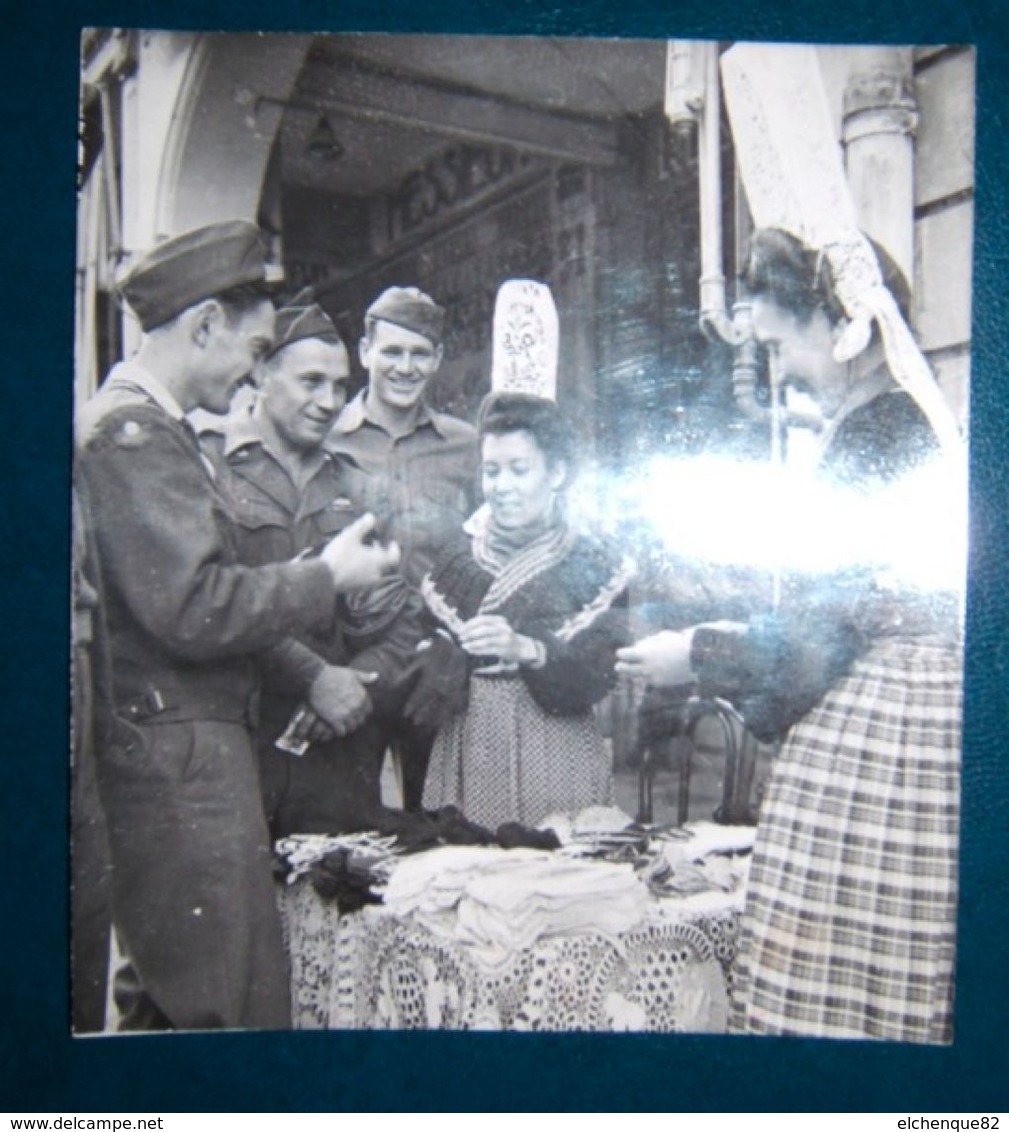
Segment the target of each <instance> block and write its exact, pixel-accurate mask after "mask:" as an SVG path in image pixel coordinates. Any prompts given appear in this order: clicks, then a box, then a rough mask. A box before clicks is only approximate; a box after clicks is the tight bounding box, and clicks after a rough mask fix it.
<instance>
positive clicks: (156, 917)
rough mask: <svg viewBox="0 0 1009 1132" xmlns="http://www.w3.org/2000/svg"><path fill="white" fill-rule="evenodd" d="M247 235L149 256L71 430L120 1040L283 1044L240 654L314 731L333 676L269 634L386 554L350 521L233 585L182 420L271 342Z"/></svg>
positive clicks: (182, 241) (243, 574)
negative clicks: (269, 678) (91, 544)
mask: <svg viewBox="0 0 1009 1132" xmlns="http://www.w3.org/2000/svg"><path fill="white" fill-rule="evenodd" d="M266 283H267V264H266V257H265V250H264V247H263V244H262V242H261V239H260V234H259V232H258V230H257V229H256V228H255V227H254V226H253V225H251V224H248V223H246V222H244V221H228V222H225V223H220V224H212V225H209V226H207V227H204V228H201V229H198V230H196V231H193V232H187V233H185V234H183V235H181V236H178V237H177V238H175V239H173V240H169V241H167V242H166V243H164V244H162V245H160V246H158V247H156V248H155V249H154V250H153V251H151V252H150V253H149V254H148V255H146V256H144V257H143V258H142V259H141V260H140V261H139V262H138V263H137V264H136V266H135V267H134V268H133V270H132V271H131V272H130V273H129V275H128V276H127V277H126V278H125V280H124V281H123V283H122V285H121V291H122V294H123V297H124V298H125V300H126V302H127V303H128V304H129V305H130V306H131V307H132V309H133V310H134V312H135V313H136V315H137V317H138V318H139V320H140V323H141V326H142V328H143V330H144V337H143V339H142V342H141V347H140V350H139V351H138V353H137V355H136V356H135V357H134V358H132V359H130V360H129V361H127V362H124V363H121V364H120V365H118V366H116V367H115V369H114V370H113V372H112V374H111V375H110V376H109V378H108V380H107V381H106V382H105V384H104V386H103V387H102V389H101V390H100V391H99V392H98V394H97V395H96V396H95V397H94V398H93V399H92V400H91V401H90V402H89V403H88V404H87V405H85V406H84V407H83V410H82V412H81V415H80V418H79V422H78V444H79V450H78V456H77V460H78V466H79V471H80V473H81V475H82V477H83V479H84V482H85V483H86V485H87V488H88V491H89V493H90V499H91V504H92V519H93V525H94V535H95V545H96V547H97V552H98V557H99V559H100V565H101V572H102V579H103V587H104V593H103V598H104V603H105V612H106V617H107V623H108V632H109V638H110V648H111V655H112V669H113V672H112V678H113V695H114V700H115V707H116V710H117V712H118V713H119V714H120V715H121V716H122V717H124V718H125V719H127V720H129V721H130V722H131V723H133V724H134V725H135V735H136V738H135V739H134V741H132V742H130V743H121V744H120V743H110V744H109V745H108V746H106V747H105V748H104V749H103V750H102V751H101V752H99V756H98V763H99V765H98V776H99V788H100V792H101V798H102V804H103V806H104V808H105V811H106V816H107V820H108V833H109V843H110V851H111V855H112V861H113V915H114V920H115V925H116V930H117V933H118V936H119V939H120V943H121V945H122V948H123V951H124V952H125V955H126V957H127V959H128V965H127V967H126V968H124V971H123V972H121V976H122V977H120V978H118V980H117V981H118V988H117V989H118V992H119V994H118V1002H119V1006H120V1011H121V1016H122V1017H121V1028H124V1029H163V1028H173V1029H205V1028H216V1027H259V1028H285V1027H287V1026H289V1025H290V1006H289V991H288V971H287V963H286V959H285V953H284V948H283V942H282V939H281V931H280V924H279V919H278V915H277V909H276V902H275V897H274V892H273V884H272V880H271V873H270V844H269V840H268V835H267V830H266V825H265V822H264V818H263V813H262V806H261V802H260V797H259V787H258V782H257V777H256V766H255V759H254V754H253V746H252V729H253V728H254V727H255V726H256V722H257V700H258V688H257V676H256V667H255V661H254V655H259V654H262V652H263V651H264V650H271V655H272V656H273V658H274V661H273V663H274V664H275V665H276V666H278V667H279V668H281V669H282V670H283V671H285V672H286V673H287V674H288V677H289V679H290V680H291V681H293V683H294V684H295V686H298V687H300V688H301V689H302V691H303V693H304V695H305V696H306V697H307V699H308V700H309V702H311V703H312V704H313V706H314V707H315V708H316V710H317V711H318V712H319V714H320V715H321V716H322V717H323V718H326V716H327V712H330V714H332V715H333V716H334V718H336V717H337V716H338V714H339V713H338V712H337V711H336V710H332V709H333V698H334V695H333V694H334V687H333V669H332V667H331V666H328V665H324V664H322V663H321V662H320V661H319V659H318V658H317V657H315V656H313V655H311V654H308V653H307V650H305V649H304V648H303V647H302V646H301V645H299V644H298V643H297V642H296V641H294V640H292V639H290V638H289V637H288V634H290V633H292V632H294V633H296V632H298V631H300V630H303V629H307V628H308V627H309V626H310V625H312V624H313V623H314V622H315V621H316V619H317V618H318V617H319V616H320V612H323V613H328V612H329V611H330V610H331V609H332V608H333V605H334V602H335V600H336V596H337V594H338V593H339V592H341V591H345V590H346V591H349V590H353V589H356V588H358V587H360V586H363V585H369V584H372V583H374V582H376V581H377V580H378V579H379V578H380V576H382V575H383V574H384V572H385V571H386V570H387V569H388V568H389V567H391V566H394V565H395V563H396V560H397V558H398V551H397V549H396V548H395V547H394V546H390V547H381V546H376V545H366V544H365V542H364V541H363V540H364V539H365V538H366V537H367V535H368V534H369V532H370V530H371V528H372V526H373V525H374V520H373V519H372V518H371V517H369V516H363V517H362V518H361V519H359V520H358V521H357V522H356V523H354V524H351V525H350V526H349V527H348V528H347V529H346V530H345V531H343V532H342V533H341V534H340V535H338V536H337V537H336V538H334V539H333V540H331V541H330V542H329V543H328V544H327V545H326V546H325V547H324V548H323V550H322V552H321V554H320V555H319V556H318V557H316V558H313V559H312V560H311V561H302V562H285V563H280V564H271V565H264V566H262V567H259V568H255V569H250V568H249V567H247V566H245V565H242V564H241V563H240V560H239V557H238V545H237V534H236V527H235V523H234V520H233V518H232V515H231V510H230V505H229V501H228V499H227V498H226V497H225V495H224V494H223V493H222V492H221V491H220V489H219V488H218V486H217V484H216V483H215V481H214V479H213V476H212V474H211V469H210V465H209V462H208V461H206V459H205V457H203V455H202V454H201V452H200V450H199V445H198V442H197V440H196V436H195V433H194V432H193V430H192V428H191V426H190V425H189V423H188V421H187V420H186V414H187V413H188V412H190V411H191V410H193V409H195V408H203V409H206V410H208V411H210V412H214V413H222V412H224V411H226V410H227V408H228V406H229V403H230V400H231V395H232V393H233V391H234V389H235V387H236V386H237V385H238V383H239V382H240V381H242V380H243V379H244V378H245V377H246V376H247V375H248V374H249V373H250V371H251V370H252V368H253V366H254V365H255V363H256V361H257V360H258V359H260V358H261V357H262V356H264V355H265V354H267V353H268V352H269V351H270V349H271V348H272V345H273V335H274V311H273V305H272V302H271V300H270V297H269V295H268V293H267V290H266Z"/></svg>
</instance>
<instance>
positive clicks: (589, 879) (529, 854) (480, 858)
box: [383, 846, 649, 965]
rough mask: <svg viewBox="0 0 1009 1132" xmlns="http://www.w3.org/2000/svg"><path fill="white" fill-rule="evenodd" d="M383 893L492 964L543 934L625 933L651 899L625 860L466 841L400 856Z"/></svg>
mask: <svg viewBox="0 0 1009 1132" xmlns="http://www.w3.org/2000/svg"><path fill="white" fill-rule="evenodd" d="M383 895H384V904H385V907H386V909H387V910H388V911H389V912H391V913H392V914H393V915H396V916H402V917H412V918H413V919H414V920H415V921H417V922H419V923H421V924H423V925H424V926H425V927H427V928H428V929H429V930H430V931H432V932H434V933H435V934H436V935H439V936H441V937H443V938H448V939H452V940H454V941H456V942H458V943H464V944H467V945H469V946H470V947H471V948H472V949H473V952H474V954H475V955H476V957H477V958H479V959H480V960H482V961H483V962H485V963H488V964H491V965H493V964H497V963H500V962H503V961H504V960H505V959H507V958H508V956H509V955H511V954H513V953H514V952H515V951H517V950H521V949H525V948H529V947H531V946H532V945H533V944H534V943H535V942H536V941H537V940H538V939H540V938H542V937H544V936H550V935H570V934H579V933H582V932H588V931H597V932H602V933H604V934H607V935H614V936H615V935H619V934H620V933H621V932H625V931H630V930H632V929H633V928H635V927H638V926H639V925H640V924H642V923H643V922H644V920H645V917H646V914H647V909H648V905H649V895H648V891H647V889H646V887H645V886H644V885H643V884H642V883H641V881H640V880H639V879H638V878H637V876H636V875H635V873H634V869H633V868H632V867H631V866H630V865H626V864H612V863H610V862H602V861H583V860H572V859H569V858H564V857H558V856H557V855H556V854H553V853H548V852H542V851H540V850H534V849H509V850H504V849H492V848H476V847H469V846H446V847H445V848H442V849H435V850H432V851H431V852H429V853H424V854H422V855H419V856H416V857H412V858H407V859H405V860H402V861H400V862H399V863H398V864H397V865H396V868H395V870H394V872H393V874H392V876H391V877H390V879H389V882H388V884H387V885H386V888H385V891H384V894H383Z"/></svg>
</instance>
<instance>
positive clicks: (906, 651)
mask: <svg viewBox="0 0 1009 1132" xmlns="http://www.w3.org/2000/svg"><path fill="white" fill-rule="evenodd" d="M854 254H856V255H860V256H864V255H866V254H868V255H872V251H871V250H870V246H869V244H868V242H863V243H861V244H860V245H859V246H858V249H857V251H856V252H855V253H854ZM876 256H877V259H876V261H874V262H873V263H868V262H867V261H863V262H861V263H859V264H857V265H856V266H857V267H859V269H863V268H864V269H865V273H866V275H867V277H870V278H871V276H872V269H873V267H874V266H875V264H876V263H877V262H878V266H879V271H880V273H881V275H882V280H883V282H884V283H885V284H886V285H887V287H888V289H889V291H890V293H891V294H892V295H894V297H895V298H897V300H898V301H899V300H900V299H901V298H904V299H906V295H907V291H906V284H905V283H904V282H903V279H902V277H901V276H900V275H899V273H898V272H897V270H896V268H895V267H893V265H892V264H891V263H890V262H889V259H888V257H886V256H885V254H882V253H881V252H880V250H879V249H876ZM848 266H849V265H848V264H846V263H845V261H844V260H843V257H842V258H836V259H835V260H834V262H833V264H832V262H831V260H830V258H829V257H827V256H825V255H822V254H820V253H819V252H818V251H817V250H816V249H811V248H809V247H806V246H804V245H803V244H801V243H800V242H799V240H797V239H796V238H795V237H793V236H791V235H789V234H787V233H785V232H782V231H778V230H774V229H765V230H762V231H758V232H757V233H756V234H755V236H754V238H753V243H752V248H751V253H750V257H749V261H748V263H747V266H746V269H745V271H744V274H743V279H742V282H743V284H744V285H745V287H746V289H747V291H748V294H749V296H750V298H751V299H752V303H753V326H754V332H755V336H756V337H757V339H758V341H760V342H761V343H762V344H763V346H764V347H765V348H766V349H767V351H768V352H769V354H770V355H771V357H772V364H774V365H776V366H777V369H778V375H779V378H780V380H781V381H782V382H784V383H790V384H792V385H794V386H797V387H801V388H803V389H805V390H806V391H807V392H809V393H811V394H812V395H813V396H814V397H815V399H816V400H817V402H818V403H819V406H820V408H821V410H822V412H823V415H824V427H823V430H822V433H821V451H820V459H819V464H818V469H817V471H818V479H819V481H820V484H821V486H829V488H830V489H831V491H835V492H838V493H839V494H837V495H831V496H829V497H827V498H830V499H838V500H841V499H842V498H844V493H845V492H847V493H848V498H851V497H853V496H854V495H856V494H857V499H858V505H857V507H856V508H855V509H853V510H851V511H850V512H849V513H850V514H854V515H859V514H861V515H868V514H869V513H870V511H871V509H872V508H874V507H876V506H877V505H878V504H879V503H880V501H881V500H886V499H887V498H889V497H890V496H893V497H894V498H898V499H905V500H907V499H914V498H915V497H914V495H913V492H912V493H909V492H908V491H907V487H906V485H908V484H913V483H914V482H915V481H914V477H915V476H918V475H919V474H921V473H922V471H923V469H927V468H928V467H929V466H930V465H932V464H934V462H935V461H936V459H937V458H938V456H939V453H940V448H941V446H940V443H939V440H938V437H937V434H936V432H937V430H936V428H935V427H934V418H936V417H937V416H941V414H937V413H936V412H935V410H934V402H933V401H930V400H929V398H928V397H917V396H916V397H912V396H910V395H909V394H908V393H907V392H905V390H904V388H903V387H902V386H903V385H905V384H909V383H905V382H902V383H900V384H898V381H897V380H896V379H895V366H896V365H902V364H903V360H902V358H901V357H900V352H899V350H894V349H893V343H894V340H895V338H897V339H899V340H900V341H901V342H903V340H904V339H903V338H902V337H901V335H900V334H899V333H896V334H895V333H894V332H893V324H892V321H891V322H890V324H889V325H887V326H886V327H885V332H886V334H887V335H888V337H887V339H886V344H887V346H888V347H889V348H888V349H886V350H884V341H883V335H882V334H881V333H880V332H879V331H878V330H877V331H875V332H874V333H873V335H872V337H871V340H869V342H868V344H867V346H866V347H865V349H863V350H862V351H861V352H860V353H857V356H855V357H854V358H853V360H851V361H841V360H838V358H839V354H841V355H842V356H843V351H840V350H839V349H838V346H839V344H841V343H842V339H843V336H844V334H845V333H846V332H847V331H848V327H849V325H850V323H849V312H848V311H847V309H846V308H845V307H844V306H842V303H841V301H840V299H839V295H838V287H837V281H838V273H839V272H840V271H843V270H844V269H845V268H846V267H848ZM902 292H903V294H902ZM875 295H876V298H877V299H878V297H879V292H878V291H877V292H875ZM882 307H885V310H884V314H883V318H884V319H885V320H890V319H891V318H892V315H891V314H890V313H888V312H889V311H890V303H889V299H886V300H885V302H884V303H883V304H882ZM893 313H894V314H895V308H894V312H893ZM897 329H898V331H899V329H900V328H899V327H898V328H897ZM905 329H906V328H905ZM921 402H924V404H925V406H926V408H927V410H929V411H928V412H925V411H923V409H922V407H921ZM939 423H940V425H941V424H942V421H941V420H940V421H939ZM942 431H943V430H942V429H941V428H940V429H939V432H940V433H941V432H942ZM931 482H932V484H933V486H934V484H935V483H936V482H938V481H937V480H935V479H933V480H932V481H931ZM902 491H903V492H904V494H903V495H902V494H900V493H901V492H902ZM888 493H889V495H888ZM918 502H919V504H921V499H920V498H919V500H918ZM859 509H861V510H859ZM831 518H832V519H835V521H836V523H837V524H839V523H841V521H842V520H841V517H840V511H838V512H837V515H836V516H835V515H834V514H833V513H832V514H831ZM798 521H799V520H798V516H796V522H797V523H798ZM894 525H895V526H896V527H897V528H898V529H899V531H900V534H901V537H902V538H903V537H904V536H907V537H908V538H910V537H912V536H914V537H919V536H921V537H925V538H926V539H927V538H928V536H929V535H930V536H931V542H930V543H929V546H930V547H931V548H932V550H933V551H934V552H935V554H936V555H937V556H938V555H940V554H941V553H942V552H943V551H944V550H946V549H948V547H949V546H950V545H951V544H952V543H955V541H956V540H955V537H954V536H955V532H954V531H952V530H951V529H949V528H948V527H946V526H945V525H944V519H943V511H942V507H941V504H940V501H939V499H938V498H935V497H932V496H928V497H926V498H925V501H924V505H923V506H921V505H919V506H917V507H913V506H912V507H904V508H903V509H901V510H900V511H895V512H894ZM875 531H876V534H875V535H874V536H873V537H872V538H870V539H867V538H866V535H867V527H866V526H864V525H862V526H860V524H859V522H858V520H856V522H855V523H853V524H852V525H851V527H850V528H848V529H843V530H841V531H839V533H840V535H841V537H840V538H839V539H838V540H837V541H838V544H839V545H840V546H842V547H843V548H844V549H845V550H846V551H847V558H846V560H845V562H844V564H843V566H837V567H835V568H834V569H833V570H832V571H830V572H829V573H826V574H820V575H815V574H807V575H805V576H802V575H795V576H792V577H787V578H786V579H785V582H784V585H783V587H782V600H781V602H780V604H779V607H778V609H777V610H776V611H775V612H774V614H772V615H769V616H767V617H765V618H762V619H760V620H759V621H754V622H751V623H750V624H749V625H748V626H730V625H726V624H721V625H718V626H699V627H697V628H695V629H691V630H687V631H685V632H683V633H663V634H658V635H656V636H655V637H653V638H650V639H648V640H646V641H642V642H639V643H638V645H636V646H634V647H632V648H629V649H624V650H621V653H620V663H619V664H618V669H619V670H621V671H623V672H626V673H631V674H636V675H638V676H641V677H644V678H645V679H647V680H648V681H649V682H650V683H652V684H653V685H657V686H663V685H677V684H682V683H686V682H689V681H691V680H693V679H699V680H700V681H701V684H702V686H703V685H705V684H707V686H708V687H709V688H713V689H715V690H716V691H718V692H719V693H720V694H722V695H725V696H727V697H728V698H730V699H732V700H733V702H734V703H735V704H736V706H737V707H738V708H739V710H740V711H741V713H742V714H743V717H744V719H745V720H746V722H747V724H748V726H749V727H750V729H751V730H752V731H753V732H754V733H755V734H757V735H758V737H761V738H772V737H776V736H777V737H781V736H783V737H784V738H783V744H782V747H781V751H780V754H779V755H778V757H777V759H776V761H775V764H774V767H773V770H772V776H771V781H770V784H769V786H768V789H767V793H766V795H765V797H764V799H763V803H762V807H761V811H760V818H759V827H758V834H757V843H756V846H755V849H754V854H753V862H752V868H751V872H750V878H749V883H748V889H747V897H746V908H745V913H744V919H743V928H742V934H741V940H740V951H739V959H738V967H737V978H736V980H735V988H734V989H735V997H736V1013H735V1018H734V1026H735V1028H736V1029H739V1030H743V1031H747V1032H751V1033H762V1034H794V1035H811V1036H813V1035H815V1036H834V1037H874V1038H886V1039H891V1040H904V1041H918V1042H948V1041H950V1040H951V1034H952V990H953V959H954V944H955V918H956V886H957V852H958V833H959V829H958V815H959V767H960V712H961V646H960V638H959V617H958V614H959V592H958V589H957V581H958V579H957V578H956V577H955V576H954V577H953V580H952V581H951V583H950V584H949V586H948V588H946V589H945V590H943V589H928V588H921V587H920V586H917V585H916V584H914V583H913V582H911V581H908V580H907V579H906V578H896V577H895V573H896V571H894V570H892V569H888V570H887V571H886V572H885V573H886V577H885V580H884V577H883V571H882V570H881V561H880V560H881V558H882V557H884V556H883V555H882V553H881V545H880V541H881V540H886V539H887V538H889V537H891V536H892V535H893V533H894V532H893V531H892V530H891V531H889V532H888V531H886V530H885V529H884V528H881V527H876V528H875ZM899 541H900V540H899V539H894V542H895V544H896V543H897V542H899ZM862 543H866V544H867V545H865V547H864V551H865V552H864V554H860V553H859V550H858V548H859V546H860V544H862Z"/></svg>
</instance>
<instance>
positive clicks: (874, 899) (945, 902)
mask: <svg viewBox="0 0 1009 1132" xmlns="http://www.w3.org/2000/svg"><path fill="white" fill-rule="evenodd" d="M961 701H962V655H961V651H960V648H959V647H958V646H956V645H951V644H946V643H937V642H935V641H931V640H929V641H917V642H915V641H907V640H899V639H893V640H884V641H881V642H879V643H878V644H876V645H875V646H874V647H873V648H872V649H871V650H870V651H869V652H868V653H867V654H866V655H865V656H864V657H863V658H862V659H861V660H859V661H858V662H856V664H855V665H854V667H853V668H852V670H851V672H850V673H849V674H848V675H847V676H846V677H845V678H844V679H842V680H841V681H839V682H838V683H837V684H836V685H835V686H834V688H833V689H832V690H831V691H830V692H829V693H828V694H827V695H826V696H825V697H824V699H823V700H822V701H821V702H820V703H819V704H818V705H817V706H816V707H815V708H814V709H813V710H812V711H811V712H810V713H809V714H808V715H807V716H805V718H803V719H802V720H800V722H799V723H797V724H796V725H795V726H794V727H793V728H792V730H791V732H790V733H789V735H788V737H787V739H786V741H785V743H784V746H783V749H782V751H781V753H780V755H779V757H778V758H777V760H776V762H775V765H774V768H773V771H772V775H771V781H770V784H769V786H768V790H767V794H766V796H765V798H764V801H763V804H762V806H761V813H760V824H759V829H758V833H757V842H756V845H755V847H754V853H753V862H752V867H751V871H750V878H749V883H748V888H747V896H746V907H745V912H744V916H743V924H742V931H741V939H740V951H739V956H738V961H737V967H736V971H735V973H734V978H733V1000H734V1001H733V1015H732V1019H731V1028H732V1029H734V1030H736V1031H737V1032H738V1031H742V1032H746V1033H759V1034H792V1035H806V1036H817V1037H838V1038H881V1039H889V1040H892V1041H913V1042H933V1043H940V1042H949V1041H951V1040H952V1004H953V961H954V950H955V930H956V894H957V856H958V845H959V801H960V726H961Z"/></svg>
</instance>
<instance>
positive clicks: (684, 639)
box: [617, 628, 694, 688]
mask: <svg viewBox="0 0 1009 1132" xmlns="http://www.w3.org/2000/svg"><path fill="white" fill-rule="evenodd" d="M693 638H694V630H693V629H692V628H691V629H684V630H683V631H682V632H679V633H674V632H672V631H670V630H665V631H663V632H661V633H656V634H654V636H651V637H645V638H644V640H641V641H638V643H637V644H635V645H630V646H629V647H628V648H625V649H617V672H618V673H619V674H620V675H621V676H630V677H632V678H633V679H638V680H643V681H644V682H645V683H646V684H651V685H653V686H654V687H656V688H675V687H678V686H680V685H682V684H689V683H691V682H692V681H693V679H694V673H693V670H692V669H691V667H690V646H691V644H692V643H693Z"/></svg>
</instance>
